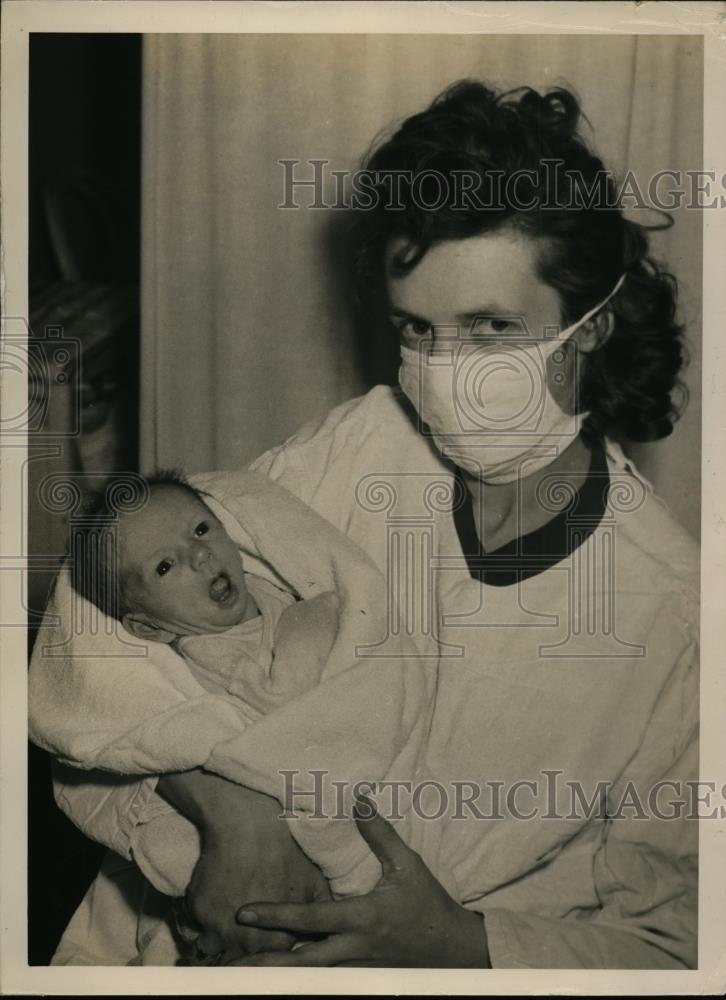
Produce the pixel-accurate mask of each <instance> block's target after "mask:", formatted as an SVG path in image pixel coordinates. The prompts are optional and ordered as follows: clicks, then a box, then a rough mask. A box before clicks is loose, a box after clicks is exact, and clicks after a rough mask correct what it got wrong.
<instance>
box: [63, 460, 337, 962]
mask: <svg viewBox="0 0 726 1000" xmlns="http://www.w3.org/2000/svg"><path fill="white" fill-rule="evenodd" d="M147 483H148V486H149V494H148V499H147V500H146V502H145V503H144V504H143V506H141V507H140V509H138V510H135V511H130V512H128V513H124V514H122V515H121V516H120V517H119V518H118V520H117V521H114V522H112V523H114V524H115V528H116V531H115V538H116V544H115V545H112V546H110V548H109V546H108V544H107V543H105V544H104V543H101V542H99V537H103V536H102V535H100V536H99V527H100V526H101V525H102V523H104V522H105V523H108V521H107V520H106V519H108V517H109V515H110V510H109V508H108V505H107V503H106V501H105V499H104V500H100V501H98V502H96V504H95V507H94V508H93V509H92V510H91V511H90V512H89V514H88V516H87V517H86V518H85V519H84V521H83V527H82V528H81V529H80V532H78V531H77V532H76V536H75V539H76V541H75V546H74V548H75V552H74V555H75V558H74V560H73V561H72V566H71V582H72V584H73V586H74V588H75V590H76V591H77V592H78V593H80V594H81V595H82V596H84V597H85V598H86V599H87V600H89V601H91V603H93V604H95V605H96V606H97V607H98V608H99V609H100V610H102V611H103V612H104V613H105V614H108V615H111V616H113V617H115V618H117V619H119V620H120V621H121V622H122V623H123V625H124V627H125V628H126V629H127V630H128V631H129V632H131V633H132V634H133V635H135V636H137V637H139V638H141V639H144V640H146V641H152V642H161V643H167V644H169V645H171V646H172V648H174V649H175V650H176V651H177V652H178V653H179V654H180V655H182V656H183V657H184V659H185V660H186V661H187V663H188V664H189V666H190V668H191V670H192V672H193V673H194V675H195V677H196V678H197V680H198V681H199V683H200V684H201V685H202V686H203V687H204V688H205V689H206V690H207V691H210V692H212V693H219V694H227V695H232V696H234V697H236V698H237V699H239V700H240V701H241V703H242V705H243V707H244V710H245V715H246V717H247V718H248V719H249V721H250V722H254V721H255V720H256V719H258V718H260V717H261V715H264V714H266V713H267V712H269V711H270V710H272V709H273V708H274V707H275V706H276V705H278V704H280V703H282V702H284V701H288V700H289V699H290V698H291V697H294V696H295V695H296V694H299V693H301V692H302V691H305V690H307V689H309V688H310V687H312V686H314V685H315V684H316V683H317V682H318V680H319V677H320V672H321V670H322V668H323V666H324V664H325V661H326V658H327V656H328V654H329V651H330V648H331V646H332V644H333V641H334V639H335V634H336V627H337V622H336V608H337V604H338V599H337V596H336V595H335V594H333V593H332V592H324V593H321V594H319V595H318V596H316V597H313V598H310V599H307V600H302V601H296V600H295V598H294V597H293V596H292V595H291V594H289V593H287V592H285V591H282V590H280V589H279V588H278V587H276V586H274V585H273V584H271V583H269V582H268V581H266V580H264V579H262V578H261V577H258V576H255V575H253V574H250V573H247V572H246V571H245V569H244V566H243V563H242V559H241V555H240V551H239V549H238V547H237V545H236V544H235V543H234V542H233V541H232V539H231V538H230V537H229V535H228V533H227V531H226V529H225V528H224V526H223V524H222V523H221V522H220V520H219V519H218V518H217V517H216V516H215V514H214V513H213V512H212V511H211V510H210V508H209V507H208V506H207V504H206V503H205V502H204V499H203V495H202V494H201V493H200V492H199V491H198V490H196V489H194V487H192V486H191V485H190V484H189V483H188V482H187V481H186V480H185V479H184V477H183V476H182V475H180V474H179V473H177V472H162V473H158V474H156V475H154V476H152V477H150V478H149V479H148V480H147ZM107 537H108V536H107ZM287 643H291V644H293V645H294V657H287V658H285V657H283V661H284V662H287V663H290V661H291V659H294V662H295V664H296V667H295V671H294V672H293V671H291V670H289V669H288V670H285V671H278V672H277V673H276V672H275V670H274V662H275V655H274V654H275V651H276V650H277V649H279V648H281V647H284V646H285V645H286V644H287ZM183 912H184V909H183V907H177V908H176V912H175V914H174V916H175V919H176V921H177V931H178V933H179V935H180V937H181V939H182V940H181V942H180V949H181V950H182V954H185V958H186V959H187V960H191V958H192V956H193V950H192V949H190V948H188V947H187V948H185V947H184V942H191V941H193V938H194V937H195V934H194V932H193V931H192V930H191V929H189V928H187V927H185V925H184V920H183V919H182V916H181V915H182V914H183Z"/></svg>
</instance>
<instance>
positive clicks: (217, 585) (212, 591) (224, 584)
mask: <svg viewBox="0 0 726 1000" xmlns="http://www.w3.org/2000/svg"><path fill="white" fill-rule="evenodd" d="M209 596H210V597H211V599H212V600H213V601H215V602H216V603H217V604H229V603H231V602H232V601H233V600H234V598H235V597H236V596H237V588H236V587H235V585H234V584H233V583H232V581H231V580H230V578H229V577H228V576H227V574H226V573H218V574H217V575H216V576H215V578H214V579H213V580H212V582H211V583H210V584H209Z"/></svg>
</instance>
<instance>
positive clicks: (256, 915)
mask: <svg viewBox="0 0 726 1000" xmlns="http://www.w3.org/2000/svg"><path fill="white" fill-rule="evenodd" d="M366 915H367V907H366V905H365V903H364V902H363V897H357V898H354V899H341V900H337V901H333V900H326V901H325V902H322V903H246V904H245V905H244V906H243V907H242V908H241V909H240V910H238V912H237V920H238V922H239V923H241V924H246V925H248V926H253V927H267V928H279V929H281V930H287V931H295V932H297V933H305V932H308V933H311V934H336V933H338V934H339V933H340V932H341V931H351V930H358V929H360V928H362V927H364V926H365V924H366Z"/></svg>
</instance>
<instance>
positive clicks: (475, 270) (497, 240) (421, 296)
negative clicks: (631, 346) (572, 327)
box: [386, 230, 559, 322]
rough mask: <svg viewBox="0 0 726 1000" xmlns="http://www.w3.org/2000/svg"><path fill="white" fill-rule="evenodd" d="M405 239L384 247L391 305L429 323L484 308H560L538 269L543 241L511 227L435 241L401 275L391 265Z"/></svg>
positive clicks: (510, 311) (542, 311)
mask: <svg viewBox="0 0 726 1000" xmlns="http://www.w3.org/2000/svg"><path fill="white" fill-rule="evenodd" d="M406 246H407V244H406V241H405V240H404V239H400V238H399V239H397V240H392V241H391V244H390V245H389V247H388V248H387V251H386V265H387V266H386V270H387V273H388V292H389V302H390V305H391V308H392V309H394V310H399V311H401V312H405V313H408V314H410V315H413V316H419V317H421V318H422V319H427V320H429V321H431V322H436V321H450V322H452V321H455V320H456V319H457V318H458V317H463V316H468V315H470V314H472V313H475V312H481V313H485V312H487V311H491V312H495V313H497V314H507V315H517V314H519V315H524V316H526V315H528V314H530V315H546V314H548V313H551V312H552V311H553V310H554V311H557V310H558V309H559V298H558V296H557V293H556V292H555V290H554V289H553V288H551V287H550V286H549V285H546V284H545V283H544V282H543V281H542V278H541V277H540V276H539V273H538V259H539V258H538V254H539V253H540V252H541V250H542V247H541V242H539V241H535V240H534V239H532V238H531V237H528V236H524V235H522V234H521V233H518V232H515V231H512V230H503V231H499V232H496V233H490V234H485V235H480V236H473V237H470V238H468V239H463V240H447V241H446V242H443V243H439V244H436V245H435V246H433V247H431V249H430V250H428V252H427V253H426V254H425V255H424V257H423V259H422V260H421V261H420V262H419V263H418V264H417V265H416V266H415V267H414V269H413V270H412V271H411V272H410V273H408V274H405V275H401V276H397V275H395V274H392V273H391V268H390V264H391V262H392V261H393V259H394V258H395V256H396V255H397V254H398V253H400V252H401V251H402V250H405V248H406Z"/></svg>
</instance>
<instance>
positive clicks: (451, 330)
mask: <svg viewBox="0 0 726 1000" xmlns="http://www.w3.org/2000/svg"><path fill="white" fill-rule="evenodd" d="M405 245H406V244H405V241H404V240H400V239H399V240H395V241H391V244H390V245H389V247H388V249H387V254H386V265H387V268H386V272H387V274H389V277H388V296H389V311H390V316H391V321H392V323H393V324H394V326H395V327H396V328H397V329H398V331H399V334H400V337H401V343H402V345H403V346H405V347H409V348H416V347H417V346H418V345H420V344H421V343H422V341H425V342H426V343H427V344H431V343H433V348H432V349H433V351H434V352H436V351H437V350H441V351H445V350H451V347H452V341H454V343H456V342H457V341H465V342H467V343H472V344H477V345H479V344H480V345H481V348H482V351H490V350H492V349H495V348H497V347H502V346H507V345H508V346H509V347H512V346H518V345H525V344H527V343H529V342H530V341H531V342H532V343H533V344H534V343H536V341H538V340H539V341H540V342H543V341H544V342H546V340H547V339H551V338H552V336H553V335H554V334H555V333H556V332H557V331H559V330H560V329H561V323H560V300H559V296H558V294H557V292H556V291H555V290H554V289H553V288H551V287H550V286H549V285H547V284H545V283H544V282H543V281H542V279H541V278H540V277H539V275H538V273H537V251H538V249H540V245H539V244H537V243H536V242H535V241H534V240H533V239H531V238H530V237H527V236H525V235H523V234H520V233H516V232H514V231H508V230H503V231H500V232H495V233H492V234H487V235H484V236H475V237H471V238H469V239H463V240H451V241H448V242H445V243H440V244H438V245H436V246H434V247H432V248H431V249H430V250H429V251H428V252H427V253H426V255H425V256H424V258H423V260H421V261H420V262H419V263H418V264H417V265H416V267H415V268H414V269H413V271H411V272H410V273H408V274H406V275H403V276H401V277H396V276H394V275H391V274H390V268H389V266H388V265H389V264H390V261H391V260H392V258H393V257H394V255H395V254H396V253H397V252H399V251H400V250H401V249H402V248H404V247H405ZM586 338H587V331H586V328H584V327H583V328H579V329H578V330H577V331H575V333H574V334H573V336H572V338H571V339H572V346H574V345H575V344H577V346H579V347H580V348H581V349H582V348H583V347H585V344H584V343H583V341H584V340H586ZM572 346H571V347H570V349H569V350H566V351H564V352H555V354H556V357H555V359H554V362H553V363H550V362H551V360H552V359H550V360H549V361H548V364H547V386H548V389H549V391H550V393H551V394H552V396H553V398H554V399H555V401H556V402H557V403H558V405H559V406H560V408H561V409H562V410H563V411H564V412H566V413H572V412H574V411H575V408H576V400H575V398H574V397H575V392H574V387H575V384H576V379H575V372H576V370H577V369H576V360H575V356H576V355H577V353H578V352H577V351H574V350H572ZM563 354H564V357H563Z"/></svg>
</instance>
